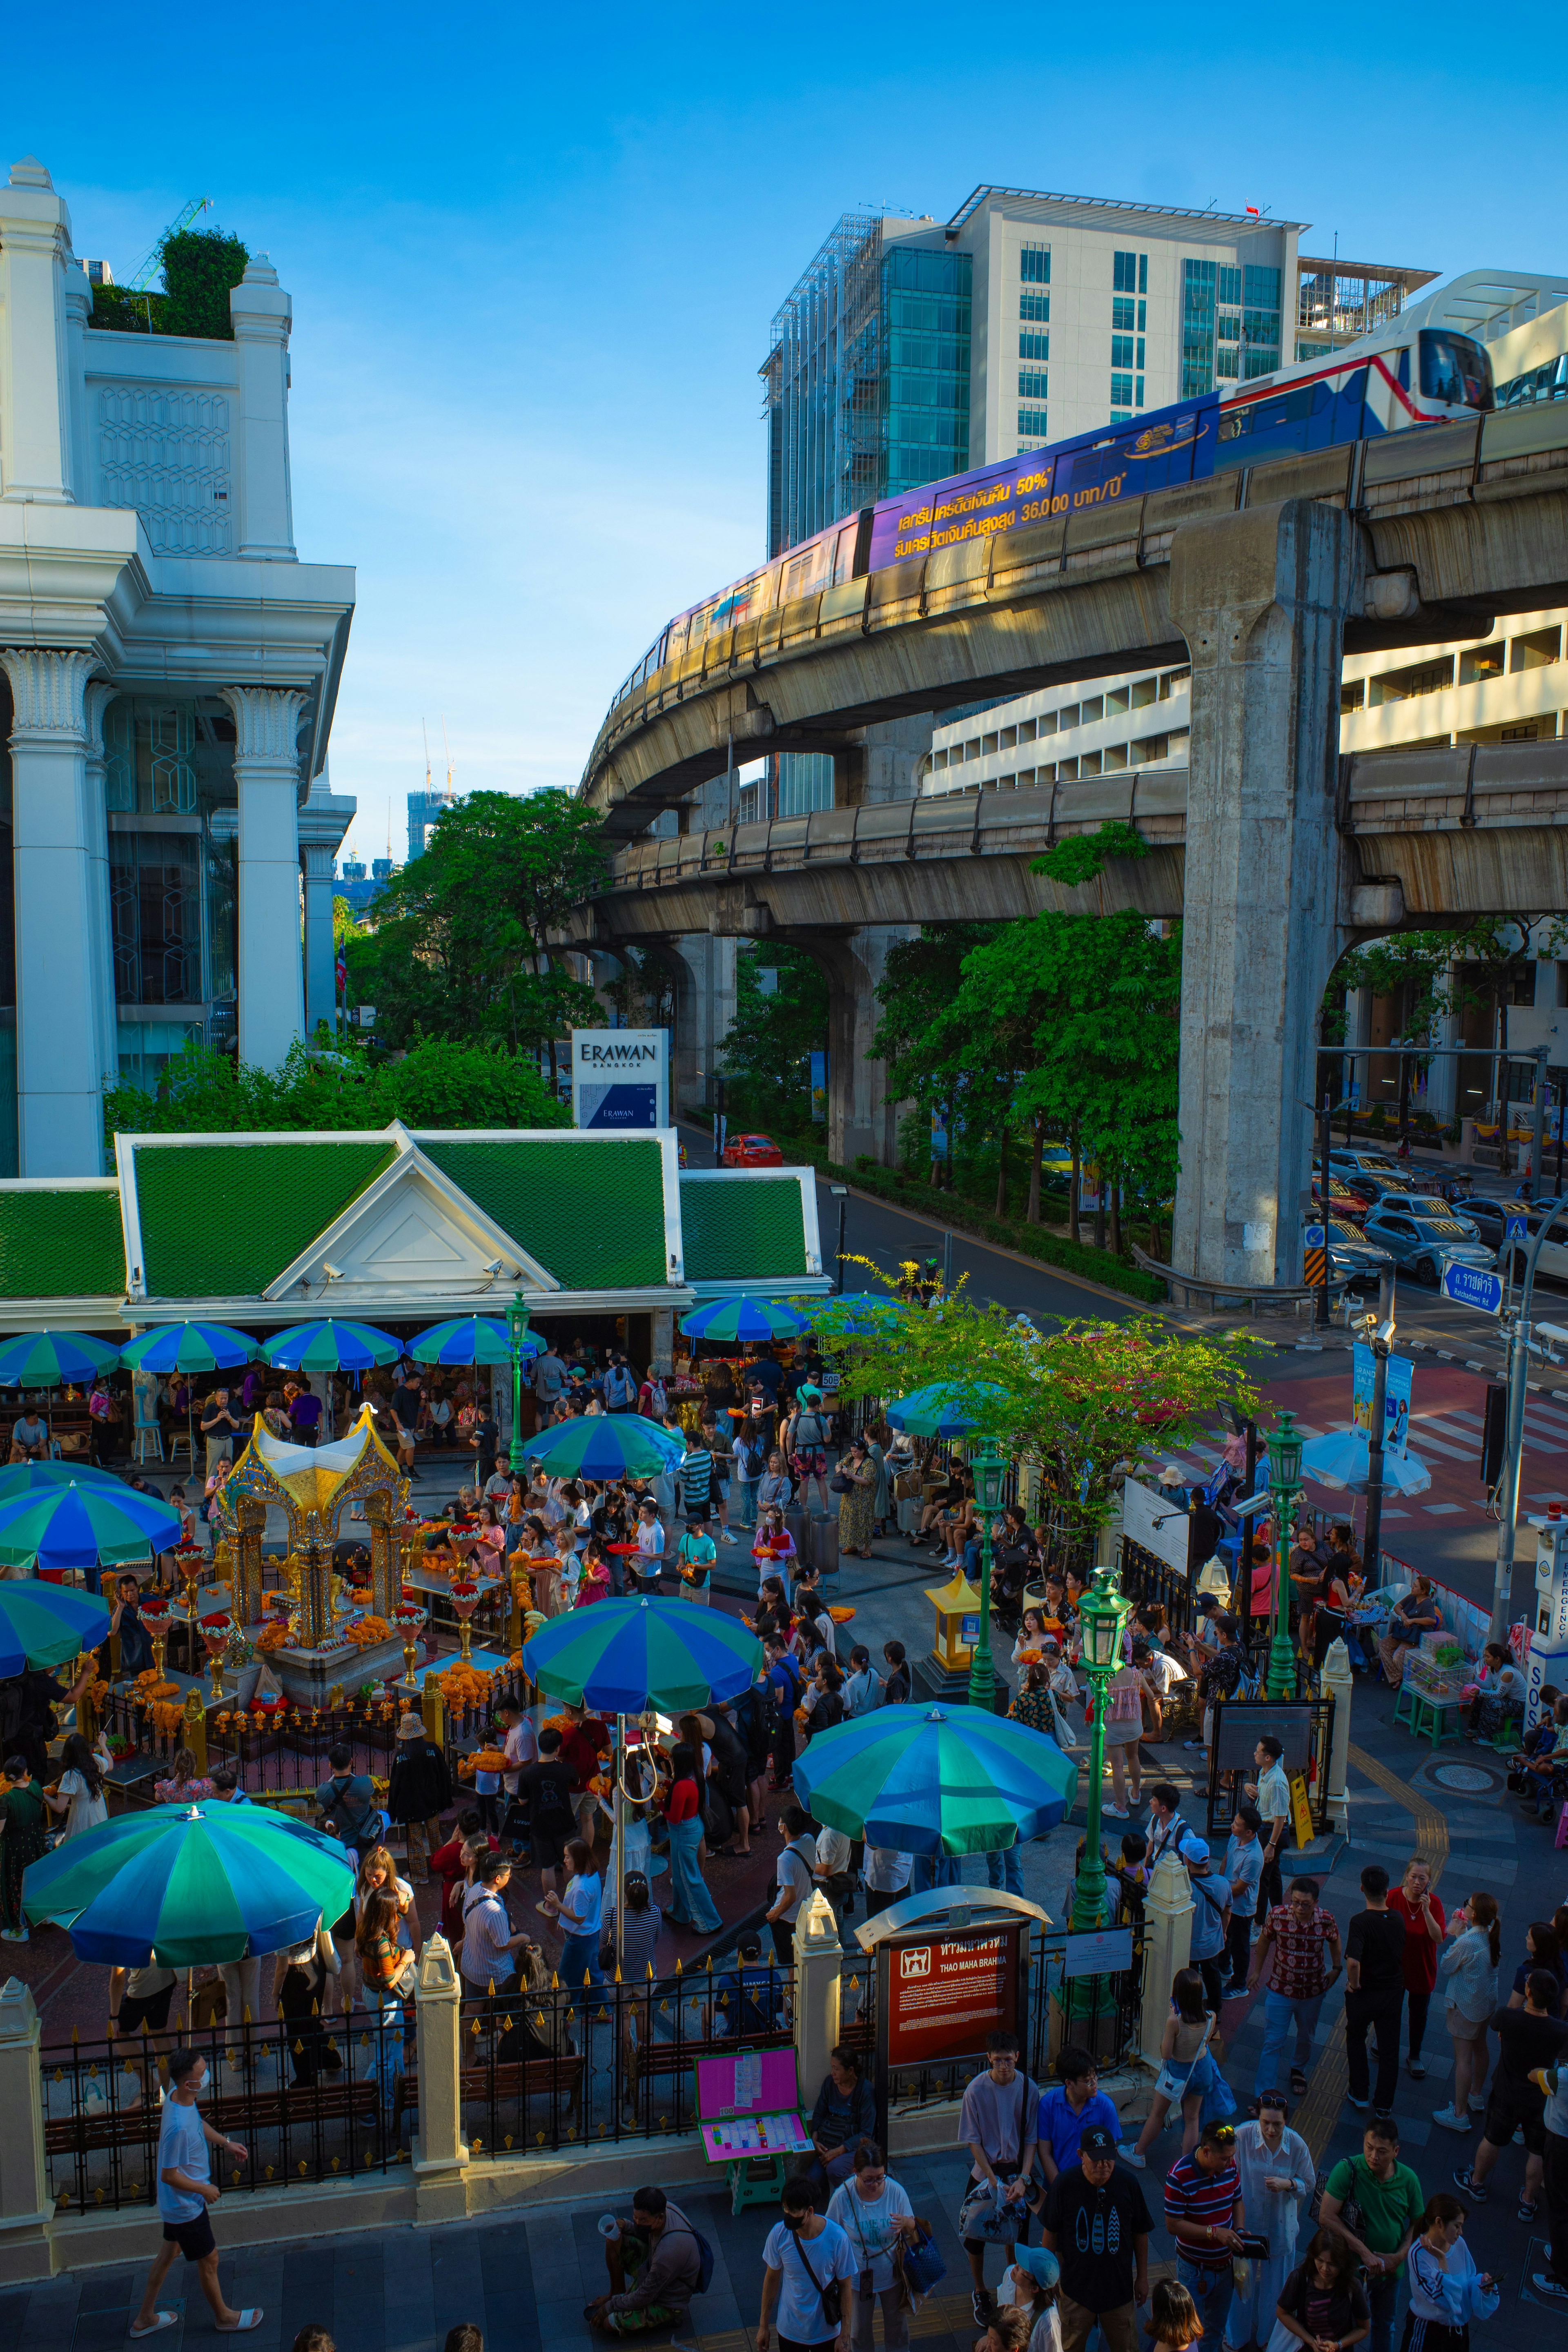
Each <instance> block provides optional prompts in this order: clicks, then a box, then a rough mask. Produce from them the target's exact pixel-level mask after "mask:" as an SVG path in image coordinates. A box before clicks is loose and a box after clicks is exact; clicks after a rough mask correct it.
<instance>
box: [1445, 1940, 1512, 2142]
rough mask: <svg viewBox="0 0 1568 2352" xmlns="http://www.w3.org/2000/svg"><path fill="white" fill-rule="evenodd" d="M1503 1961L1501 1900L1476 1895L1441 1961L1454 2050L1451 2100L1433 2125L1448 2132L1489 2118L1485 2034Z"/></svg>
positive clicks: (1488, 2050)
mask: <svg viewBox="0 0 1568 2352" xmlns="http://www.w3.org/2000/svg"><path fill="white" fill-rule="evenodd" d="M1501 1957H1502V1930H1501V1927H1500V1923H1499V1919H1498V1906H1497V1897H1496V1895H1486V1894H1475V1895H1471V1896H1470V1897H1469V1899H1468V1902H1465V1903H1461V1904H1460V1906H1459V1907H1458V1910H1457V1911H1455V1912H1454V1913H1453V1914H1452V1916H1450V1918H1449V1921H1448V1927H1447V1947H1446V1948H1445V1949H1444V1950H1443V1951H1441V1952H1439V1953H1438V1955H1437V1974H1438V1976H1439V1977H1440V1978H1441V1979H1442V1984H1443V2001H1444V2007H1443V2022H1444V2024H1445V2025H1446V2026H1447V2029H1448V2039H1449V2041H1450V2042H1452V2043H1453V2045H1454V2091H1453V2096H1452V2097H1451V2098H1450V2099H1449V2101H1448V2104H1447V2106H1446V2107H1435V2108H1434V2109H1433V2111H1432V2120H1433V2122H1434V2123H1435V2124H1441V2125H1442V2126H1443V2128H1444V2130H1445V2131H1456V2132H1468V2130H1469V2128H1470V2117H1471V2116H1473V2115H1484V2114H1485V2112H1486V2104H1487V2102H1486V2087H1487V2070H1488V2068H1489V2065H1490V2064H1491V2047H1490V2044H1489V2042H1488V2040H1487V2032H1488V2028H1489V2026H1490V2024H1491V2021H1492V2012H1493V2011H1494V2010H1495V2009H1496V2007H1497V2005H1498V2001H1497V1993H1498V1982H1497V1972H1498V1962H1499V1960H1500V1958H1501Z"/></svg>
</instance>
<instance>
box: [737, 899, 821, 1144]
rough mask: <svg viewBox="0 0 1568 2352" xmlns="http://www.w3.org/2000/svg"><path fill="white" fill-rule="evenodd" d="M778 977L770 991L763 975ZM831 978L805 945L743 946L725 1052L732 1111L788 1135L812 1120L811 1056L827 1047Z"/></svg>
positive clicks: (738, 962)
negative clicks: (764, 983)
mask: <svg viewBox="0 0 1568 2352" xmlns="http://www.w3.org/2000/svg"><path fill="white" fill-rule="evenodd" d="M765 971H771V972H773V973H775V974H776V975H777V979H776V982H775V983H774V984H773V986H772V987H770V988H764V987H763V977H762V976H763V972H765ZM827 1002H828V990H827V978H826V973H825V972H824V971H823V969H822V967H821V965H820V964H819V963H817V962H816V960H815V958H814V957H812V956H811V955H809V954H808V953H807V951H806V950H805V948H797V947H790V946H788V945H786V944H784V943H782V942H781V943H780V944H779V945H778V946H773V945H771V944H770V945H768V946H766V947H754V948H743V949H742V950H741V952H740V954H739V955H738V956H737V957H736V959H735V1013H734V1018H733V1019H732V1021H731V1024H730V1027H729V1029H728V1031H727V1032H726V1034H725V1037H724V1042H723V1044H722V1045H721V1048H720V1060H721V1064H722V1075H723V1076H724V1078H725V1080H726V1082H727V1087H728V1093H727V1097H726V1099H727V1101H728V1102H729V1105H730V1108H731V1112H732V1114H733V1115H734V1116H735V1117H737V1118H749V1119H754V1120H755V1121H756V1122H757V1123H758V1124H759V1125H760V1126H763V1127H765V1126H767V1125H768V1124H769V1123H770V1122H772V1123H773V1125H776V1126H779V1127H782V1128H784V1130H785V1131H786V1133H787V1132H788V1131H789V1130H791V1129H798V1128H800V1127H801V1126H802V1125H803V1124H804V1123H805V1122H806V1121H808V1120H809V1119H810V1118H811V1115H812V1103H811V1056H812V1055H813V1054H819V1053H822V1052H824V1051H826V1045H827Z"/></svg>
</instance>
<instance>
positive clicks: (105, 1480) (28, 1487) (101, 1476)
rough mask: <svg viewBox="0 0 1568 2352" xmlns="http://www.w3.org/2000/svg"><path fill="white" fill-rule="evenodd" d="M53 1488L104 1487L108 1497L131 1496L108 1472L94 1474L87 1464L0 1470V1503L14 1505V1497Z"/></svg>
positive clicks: (40, 1464)
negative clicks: (108, 1494)
mask: <svg viewBox="0 0 1568 2352" xmlns="http://www.w3.org/2000/svg"><path fill="white" fill-rule="evenodd" d="M54 1486H107V1487H108V1489H109V1491H110V1494H111V1495H128V1494H130V1493H132V1488H131V1487H129V1486H127V1485H126V1483H125V1481H124V1479H123V1478H119V1477H116V1475H115V1474H114V1472H113V1471H112V1470H95V1469H94V1468H93V1467H92V1465H91V1464H90V1463H88V1462H7V1463H6V1465H5V1468H4V1469H3V1470H0V1503H14V1502H15V1501H16V1497H17V1496H18V1495H42V1494H47V1492H48V1490H49V1489H50V1488H51V1487H54Z"/></svg>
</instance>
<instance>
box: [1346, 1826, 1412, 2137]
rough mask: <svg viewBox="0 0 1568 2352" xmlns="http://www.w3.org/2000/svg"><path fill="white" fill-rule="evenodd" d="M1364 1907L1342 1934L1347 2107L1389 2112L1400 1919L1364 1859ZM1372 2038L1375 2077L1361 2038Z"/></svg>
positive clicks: (1379, 1867) (1401, 1953) (1379, 1873)
mask: <svg viewBox="0 0 1568 2352" xmlns="http://www.w3.org/2000/svg"><path fill="white" fill-rule="evenodd" d="M1361 1892H1362V1900H1363V1904H1364V1905H1365V1906H1366V1907H1365V1909H1364V1910H1361V1911H1358V1912H1357V1913H1356V1915H1355V1917H1354V1918H1353V1919H1352V1921H1351V1924H1350V1928H1349V1932H1348V1933H1347V1935H1346V1937H1345V2065H1346V2071H1347V2073H1348V2074H1349V2076H1350V2102H1351V2105H1352V2107H1365V2106H1367V2105H1372V2106H1373V2108H1374V2109H1375V2110H1376V2112H1377V2113H1378V2114H1379V2115H1380V2116H1386V2115H1391V2114H1392V2113H1393V2111H1394V2092H1395V2090H1396V2089H1397V2088H1398V2085H1399V2013H1400V2011H1401V2010H1402V2009H1403V2007H1404V2005H1405V1922H1404V1920H1403V1919H1401V1918H1398V1917H1396V1916H1394V1913H1393V1912H1392V1911H1390V1909H1389V1907H1388V1873H1387V1871H1386V1870H1384V1867H1383V1864H1381V1863H1377V1862H1373V1863H1368V1864H1367V1866H1366V1868H1365V1869H1364V1870H1363V1872H1362V1874H1361ZM1369 2032H1370V2033H1371V2034H1372V2035H1373V2038H1374V2040H1375V2041H1376V2043H1377V2081H1376V2083H1375V2084H1373V2083H1371V2081H1370V2078H1369V2074H1368V2069H1367V2055H1366V2038H1367V2035H1368V2033H1369Z"/></svg>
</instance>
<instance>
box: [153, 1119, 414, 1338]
mask: <svg viewBox="0 0 1568 2352" xmlns="http://www.w3.org/2000/svg"><path fill="white" fill-rule="evenodd" d="M395 1156H396V1155H395V1147H394V1146H393V1145H392V1144H391V1143H389V1142H388V1141H387V1140H386V1139H385V1138H384V1137H383V1136H376V1137H374V1138H372V1139H367V1140H366V1141H364V1142H363V1143H359V1142H355V1143H319V1142H316V1141H315V1140H313V1139H310V1138H305V1139H301V1140H300V1142H298V1143H241V1142H239V1141H238V1140H237V1139H236V1140H234V1141H232V1142H231V1141H223V1142H213V1143H189V1144H163V1145H161V1144H155V1143H142V1144H138V1145H137V1147H136V1199H137V1203H138V1206H139V1208H140V1211H141V1217H142V1271H143V1274H144V1276H145V1279H146V1285H147V1291H148V1295H149V1297H153V1298H228V1297H255V1296H256V1295H257V1294H258V1292H260V1291H263V1290H265V1289H266V1287H267V1286H268V1283H269V1282H273V1281H275V1280H276V1279H277V1277H278V1276H279V1275H280V1274H281V1273H282V1271H283V1269H284V1267H285V1266H286V1265H291V1264H292V1263H293V1261H294V1259H295V1258H297V1257H298V1256H299V1255H300V1251H301V1250H303V1249H306V1248H308V1247H309V1246H310V1243H311V1242H313V1241H314V1240H315V1238H316V1236H317V1234H321V1233H324V1232H325V1231H326V1229H327V1227H328V1226H329V1225H330V1224H331V1222H332V1220H333V1218H334V1217H338V1216H341V1215H342V1212H343V1211H344V1210H345V1209H346V1208H347V1207H348V1205H349V1202H351V1201H353V1200H356V1199H357V1198H358V1196H359V1195H360V1193H361V1192H363V1191H364V1188H365V1186H366V1185H367V1184H370V1183H374V1181H375V1179H376V1177H378V1176H379V1175H380V1174H381V1171H382V1170H383V1169H384V1168H385V1167H387V1166H388V1165H390V1163H391V1161H392V1160H393V1159H394V1158H395Z"/></svg>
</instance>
